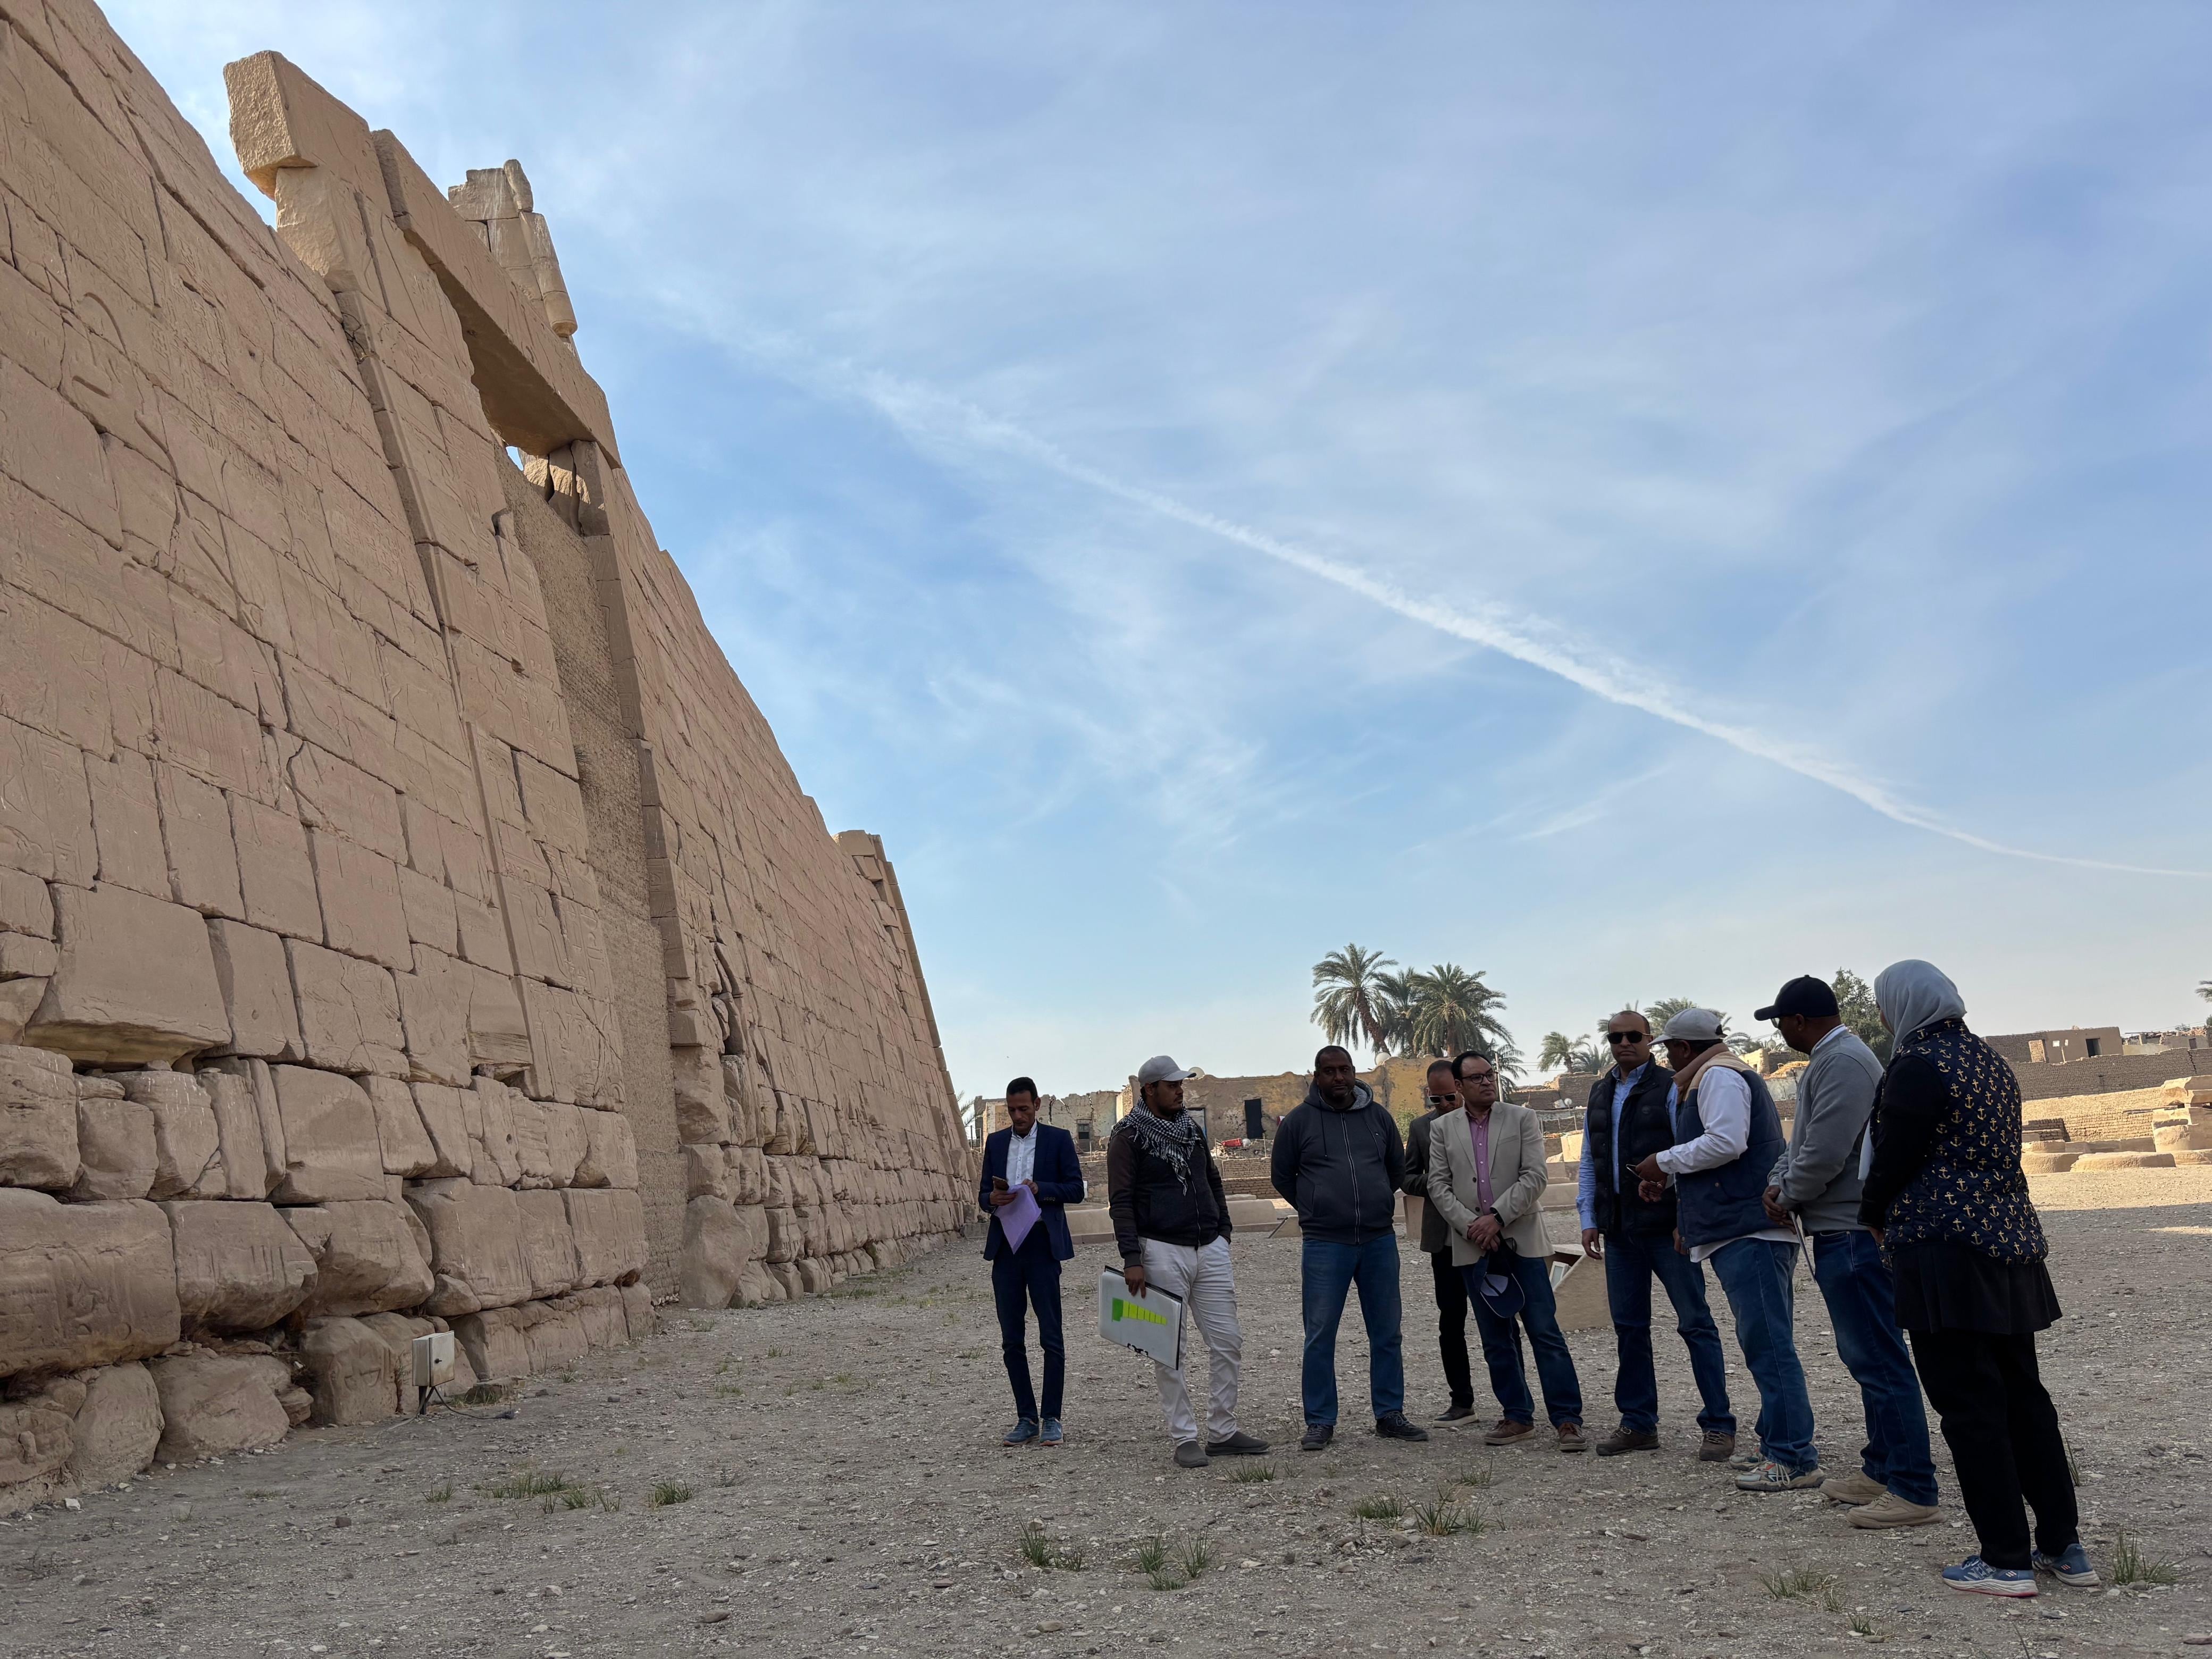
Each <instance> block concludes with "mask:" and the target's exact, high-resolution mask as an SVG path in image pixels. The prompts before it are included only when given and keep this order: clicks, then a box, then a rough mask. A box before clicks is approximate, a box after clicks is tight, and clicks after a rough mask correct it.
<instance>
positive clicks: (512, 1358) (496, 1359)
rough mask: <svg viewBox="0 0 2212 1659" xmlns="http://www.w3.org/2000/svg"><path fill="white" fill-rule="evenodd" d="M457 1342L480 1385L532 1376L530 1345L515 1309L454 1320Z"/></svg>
mask: <svg viewBox="0 0 2212 1659" xmlns="http://www.w3.org/2000/svg"><path fill="white" fill-rule="evenodd" d="M453 1340H455V1341H456V1342H457V1343H459V1346H460V1348H461V1351H462V1352H464V1353H465V1354H466V1355H467V1356H468V1361H469V1365H470V1367H471V1369H472V1370H474V1371H475V1372H476V1374H477V1381H478V1382H480V1383H508V1382H512V1381H513V1380H514V1379H515V1378H517V1377H523V1376H529V1375H530V1374H531V1370H530V1343H529V1341H528V1340H527V1339H526V1337H525V1336H524V1335H523V1329H522V1322H521V1321H520V1319H519V1318H518V1317H516V1315H515V1311H514V1310H513V1309H512V1308H488V1309H486V1310H484V1311H483V1313H480V1314H465V1315H463V1316H461V1317H460V1318H459V1319H456V1320H455V1321H453Z"/></svg>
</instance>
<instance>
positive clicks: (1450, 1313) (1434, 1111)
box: [1405, 1060, 1474, 1423]
mask: <svg viewBox="0 0 2212 1659" xmlns="http://www.w3.org/2000/svg"><path fill="white" fill-rule="evenodd" d="M1426 1099H1427V1103H1428V1108H1429V1109H1428V1110H1427V1111H1425V1112H1424V1113H1422V1114H1421V1115H1420V1116H1419V1117H1417V1118H1415V1119H1414V1120H1413V1122H1412V1123H1410V1124H1409V1125H1407V1128H1406V1181H1405V1190H1406V1191H1407V1192H1408V1193H1410V1194H1413V1196H1414V1197H1415V1198H1418V1199H1419V1200H1421V1252H1422V1254H1423V1255H1426V1256H1427V1257H1428V1258H1429V1276H1430V1277H1431V1279H1434V1280H1435V1281H1436V1293H1437V1346H1438V1347H1439V1348H1440V1349H1441V1350H1442V1351H1443V1361H1444V1382H1445V1383H1446V1384H1447V1385H1449V1388H1450V1389H1451V1404H1450V1406H1449V1407H1447V1408H1446V1409H1445V1411H1444V1414H1443V1416H1442V1417H1439V1418H1438V1419H1437V1422H1439V1423H1464V1422H1465V1421H1467V1419H1469V1418H1471V1417H1473V1416H1474V1362H1473V1360H1472V1358H1470V1356H1469V1355H1468V1351H1467V1286H1466V1285H1463V1284H1462V1283H1461V1282H1460V1276H1459V1269H1458V1268H1457V1267H1454V1266H1453V1265H1452V1247H1451V1243H1452V1241H1451V1228H1450V1227H1449V1225H1446V1224H1445V1221H1444V1218H1443V1212H1442V1211H1441V1210H1439V1209H1437V1206H1435V1205H1433V1204H1431V1203H1430V1202H1429V1201H1428V1196H1429V1138H1430V1134H1431V1131H1432V1129H1433V1127H1434V1126H1435V1124H1436V1121H1437V1119H1438V1118H1441V1117H1443V1116H1444V1115H1447V1114H1448V1113H1451V1112H1455V1111H1457V1110H1459V1109H1460V1092H1459V1079H1456V1078H1455V1077H1454V1076H1453V1075H1452V1063H1451V1061H1449V1060H1431V1062H1430V1063H1429V1078H1428V1091H1427V1095H1426Z"/></svg>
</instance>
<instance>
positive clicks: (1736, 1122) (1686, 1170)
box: [1657, 1066, 1797, 1261]
mask: <svg viewBox="0 0 2212 1659" xmlns="http://www.w3.org/2000/svg"><path fill="white" fill-rule="evenodd" d="M1695 1092H1696V1094H1697V1097H1698V1120H1699V1122H1700V1123H1702V1124H1703V1125H1704V1126H1705V1133H1702V1134H1700V1135H1699V1137H1698V1138H1697V1139H1695V1140H1686V1141H1684V1142H1683V1143H1682V1144H1681V1145H1680V1146H1669V1147H1668V1148H1667V1150H1666V1151H1665V1152H1661V1153H1659V1154H1658V1155H1657V1156H1658V1163H1659V1167H1660V1169H1661V1170H1663V1171H1664V1172H1665V1173H1666V1174H1668V1176H1686V1175H1695V1174H1697V1173H1698V1171H1699V1170H1717V1169H1719V1168H1720V1166H1721V1165H1722V1164H1733V1163H1734V1162H1735V1160H1736V1159H1737V1158H1741V1157H1742V1156H1743V1149H1744V1148H1745V1147H1747V1146H1749V1145H1751V1085H1749V1084H1748V1083H1747V1082H1745V1081H1744V1078H1743V1073H1741V1072H1739V1071H1736V1070H1735V1068H1733V1067H1732V1066H1706V1067H1705V1070H1704V1071H1703V1072H1702V1073H1699V1077H1698V1084H1697V1088H1696V1091H1695ZM1680 1107H1681V1101H1680V1097H1679V1096H1678V1095H1677V1094H1676V1093H1675V1091H1674V1085H1672V1084H1669V1085H1668V1087H1667V1112H1668V1116H1670V1117H1671V1116H1673V1115H1674V1114H1675V1113H1676V1112H1677V1111H1679V1110H1680ZM1744 1237H1747V1238H1765V1239H1771V1240H1772V1241H1773V1242H1774V1243H1778V1244H1795V1243H1796V1242H1797V1235H1796V1233H1795V1232H1794V1231H1791V1230H1790V1229H1789V1228H1787V1227H1767V1228H1764V1229H1762V1230H1761V1231H1758V1232H1755V1233H1747V1234H1745V1235H1744ZM1733 1243H1735V1240H1734V1239H1732V1238H1725V1239H1723V1240H1721V1241H1720V1243H1717V1244H1693V1245H1692V1246H1691V1247H1690V1260H1691V1261H1704V1260H1705V1258H1706V1257H1707V1256H1709V1255H1711V1254H1712V1253H1713V1252H1714V1251H1715V1250H1717V1249H1722V1248H1723V1246H1725V1245H1729V1244H1733Z"/></svg>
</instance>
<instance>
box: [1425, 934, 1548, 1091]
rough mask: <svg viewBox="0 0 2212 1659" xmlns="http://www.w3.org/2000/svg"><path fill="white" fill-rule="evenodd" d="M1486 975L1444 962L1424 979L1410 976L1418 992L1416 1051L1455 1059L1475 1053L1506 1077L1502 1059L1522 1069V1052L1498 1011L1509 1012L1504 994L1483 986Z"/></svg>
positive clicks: (1430, 970) (1427, 973)
mask: <svg viewBox="0 0 2212 1659" xmlns="http://www.w3.org/2000/svg"><path fill="white" fill-rule="evenodd" d="M1482 975H1483V970H1482V969H1479V968H1478V969H1475V970H1474V972H1472V973H1470V972H1468V970H1467V969H1464V968H1462V967H1461V966H1460V965H1459V964H1458V963H1453V962H1440V963H1437V965H1436V966H1435V967H1433V968H1431V969H1428V970H1427V971H1426V972H1425V973H1417V974H1413V975H1409V978H1410V979H1411V981H1412V982H1413V1045H1412V1046H1413V1047H1414V1048H1419V1049H1420V1050H1421V1051H1423V1052H1424V1053H1426V1054H1460V1053H1462V1052H1464V1051H1465V1050H1467V1049H1470V1048H1479V1049H1481V1050H1482V1051H1483V1052H1484V1053H1485V1054H1488V1055H1489V1057H1490V1060H1491V1062H1492V1064H1493V1065H1495V1066H1497V1067H1498V1071H1499V1072H1500V1073H1504V1072H1505V1071H1506V1066H1505V1063H1504V1060H1503V1059H1501V1058H1500V1056H1501V1055H1510V1058H1511V1060H1512V1062H1513V1065H1514V1067H1515V1068H1516V1069H1517V1068H1518V1067H1519V1065H1520V1059H1521V1056H1520V1050H1519V1049H1518V1048H1515V1047H1514V1043H1513V1038H1512V1036H1511V1034H1510V1033H1509V1032H1508V1031H1507V1030H1506V1029H1505V1025H1504V1022H1503V1021H1502V1020H1500V1019H1499V1018H1498V1014H1497V1012H1496V1011H1497V1010H1498V1009H1500V1008H1503V1007H1504V1006H1505V994H1504V992H1502V991H1500V990H1498V989H1497V988H1496V987H1493V986H1489V985H1486V984H1484V983H1483V981H1482Z"/></svg>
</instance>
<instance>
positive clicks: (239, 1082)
mask: <svg viewBox="0 0 2212 1659" xmlns="http://www.w3.org/2000/svg"><path fill="white" fill-rule="evenodd" d="M197 1075H198V1078H199V1085H200V1087H201V1088H203V1089H204V1090H206V1091H207V1097H208V1103H209V1104H210V1106H211V1107H212V1108H213V1109H214V1110H215V1132H216V1139H217V1141H218V1142H219V1143H220V1144H221V1146H222V1170H223V1179H224V1184H225V1186H226V1188H227V1189H228V1194H229V1196H230V1197H232V1198H242V1199H247V1200H252V1201H254V1202H257V1203H258V1202H259V1201H260V1200H263V1199H264V1198H266V1197H268V1196H269V1192H270V1188H271V1187H272V1186H273V1185H275V1182H273V1181H272V1180H271V1179H270V1173H269V1150H268V1148H267V1146H264V1144H263V1141H262V1139H261V1109H260V1108H259V1107H258V1105H256V1104H255V1103H254V1099H253V1089H252V1084H251V1083H250V1082H249V1081H248V1079H246V1077H244V1076H241V1075H240V1073H236V1072H228V1071H222V1070H219V1069H217V1068H216V1067H214V1066H207V1067H204V1068H203V1069H202V1070H201V1071H200V1072H199V1073H197Z"/></svg>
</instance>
